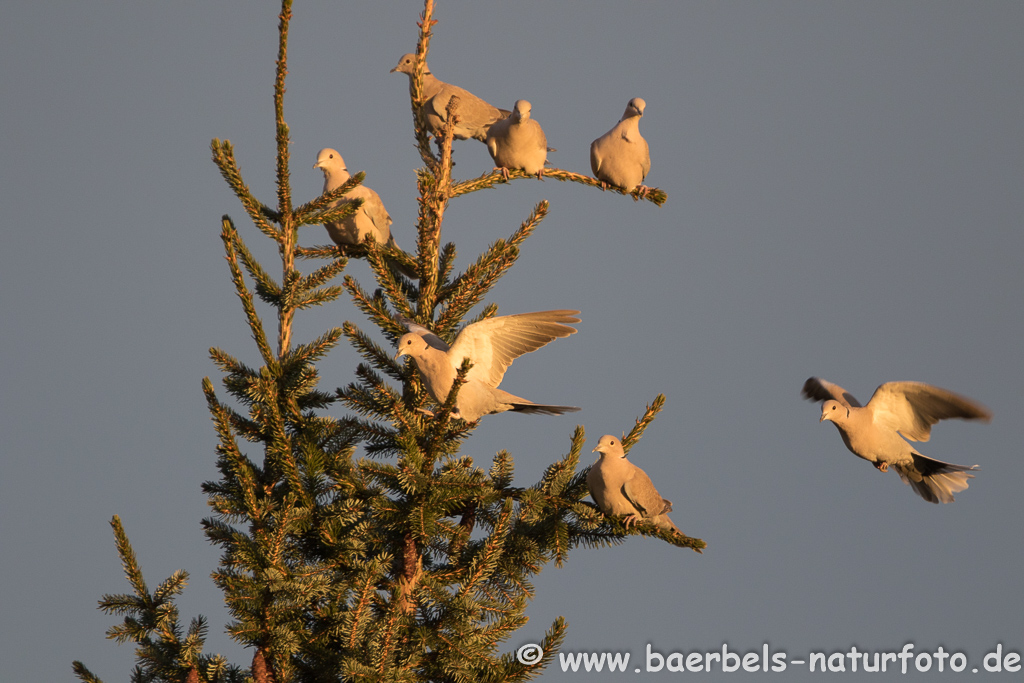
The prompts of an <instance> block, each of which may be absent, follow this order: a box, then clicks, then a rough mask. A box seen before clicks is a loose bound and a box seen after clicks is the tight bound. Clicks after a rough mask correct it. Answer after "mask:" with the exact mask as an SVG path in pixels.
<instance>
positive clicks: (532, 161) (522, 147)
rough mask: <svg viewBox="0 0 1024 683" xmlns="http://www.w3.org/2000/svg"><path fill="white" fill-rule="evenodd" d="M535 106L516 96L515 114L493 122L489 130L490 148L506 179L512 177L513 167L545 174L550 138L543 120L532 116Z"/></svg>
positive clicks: (496, 165)
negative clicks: (509, 172)
mask: <svg viewBox="0 0 1024 683" xmlns="http://www.w3.org/2000/svg"><path fill="white" fill-rule="evenodd" d="M531 108H532V107H531V105H530V103H529V102H527V101H526V100H516V104H515V106H514V107H513V108H512V115H511V116H509V117H508V118H505V119H502V120H501V121H498V122H496V123H495V124H493V125H492V126H491V128H490V131H489V132H488V133H487V151H488V152H490V153H491V158H492V159H494V165H495V168H499V169H501V173H502V175H504V176H505V180H508V169H510V168H518V169H520V170H521V171H524V172H526V173H529V174H530V175H536V176H537V177H538V178H540V177H541V176H543V175H544V163H545V162H546V161H547V158H548V139H547V138H546V137H545V136H544V131H543V130H542V129H541V127H540V124H539V123H537V121H535V120H534V119H531V118H530V110H531Z"/></svg>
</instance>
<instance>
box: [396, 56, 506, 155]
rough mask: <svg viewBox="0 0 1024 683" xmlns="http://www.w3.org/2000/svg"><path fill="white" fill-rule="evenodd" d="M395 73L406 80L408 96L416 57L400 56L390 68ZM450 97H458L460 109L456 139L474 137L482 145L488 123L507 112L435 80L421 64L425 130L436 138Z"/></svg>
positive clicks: (455, 86)
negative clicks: (401, 75)
mask: <svg viewBox="0 0 1024 683" xmlns="http://www.w3.org/2000/svg"><path fill="white" fill-rule="evenodd" d="M396 71H397V72H398V73H403V74H406V75H407V76H408V77H409V91H410V93H411V92H412V83H413V79H415V78H416V55H414V54H406V55H402V58H401V59H399V60H398V66H396V67H395V68H394V69H392V70H391V73H395V72H396ZM452 95H458V97H459V108H458V110H456V113H455V114H456V116H457V117H458V119H459V120H458V122H457V123H456V124H455V127H454V132H453V134H454V136H455V138H456V139H458V140H468V139H469V138H476V139H477V140H480V141H481V142H484V141H486V140H487V129H488V128H490V127H491V124H493V123H494V122H495V121H500V120H501V119H503V118H505V117H506V116H508V115H509V113H510V112H508V111H505V110H504V109H498V108H497V107H495V106H494V105H491V104H488V103H487V102H484V101H483V100H482V99H480V98H479V97H477V96H476V95H474V94H473V93H471V92H469V91H468V90H463V89H462V88H460V87H459V86H457V85H452V84H450V83H445V82H444V81H442V80H440V79H438V78H437V77H435V76H434V74H432V73H430V67H428V66H427V63H426V62H424V63H423V115H424V117H425V118H426V121H427V127H428V128H429V129H430V132H431V133H433V134H434V135H435V136H436V137H440V136H441V133H442V132H443V131H444V124H445V121H446V120H447V118H448V111H447V107H448V100H450V99H451V98H452Z"/></svg>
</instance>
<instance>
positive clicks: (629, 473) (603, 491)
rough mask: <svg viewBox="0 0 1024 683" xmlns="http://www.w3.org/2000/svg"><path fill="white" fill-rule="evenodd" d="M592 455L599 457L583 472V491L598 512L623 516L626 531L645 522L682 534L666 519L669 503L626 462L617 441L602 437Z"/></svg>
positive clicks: (647, 480) (632, 465)
mask: <svg viewBox="0 0 1024 683" xmlns="http://www.w3.org/2000/svg"><path fill="white" fill-rule="evenodd" d="M593 452H595V453H600V454H601V457H600V458H598V460H597V462H595V463H594V464H593V465H591V467H590V471H589V472H587V488H588V489H590V496H591V497H592V498H593V499H594V502H596V503H597V507H599V508H601V512H603V513H604V514H606V515H608V516H609V517H619V516H621V515H626V519H625V520H624V521H625V524H626V528H629V525H630V524H634V525H635V524H637V523H638V522H640V521H645V522H653V523H654V524H656V525H657V526H658V527H659V528H661V529H665V530H667V531H674V532H675V533H677V534H678V533H682V532H680V531H679V529H678V528H677V527H676V525H675V524H673V523H672V520H671V519H669V517H668V513H669V512H671V511H672V502H671V501H668V500H665V499H664V498H662V497H661V494H660V493H658V490H657V489H655V488H654V483H653V482H652V481H651V478H650V477H648V476H647V473H646V472H644V471H643V470H642V469H640V468H639V467H637V466H636V465H634V464H633V463H631V462H630V461H629V460H627V459H626V452H625V451H624V450H623V448H622V441H621V440H620V439H618V438H616V437H614V436H612V435H611V434H605V435H604V436H602V437H601V439H600V440H599V441H598V442H597V447H596V448H594V451H593Z"/></svg>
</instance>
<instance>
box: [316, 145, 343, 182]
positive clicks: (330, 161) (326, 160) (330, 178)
mask: <svg viewBox="0 0 1024 683" xmlns="http://www.w3.org/2000/svg"><path fill="white" fill-rule="evenodd" d="M313 168H319V169H320V170H321V171H323V172H324V180H326V181H327V184H329V185H333V186H334V187H338V186H339V185H341V184H342V183H344V182H345V181H346V180H348V179H349V177H350V176H349V173H348V168H347V167H346V166H345V160H344V159H342V158H341V155H340V154H338V152H337V150H333V149H331V148H330V147H325V148H324V149H322V150H320V153H319V154H317V155H316V163H315V164H313Z"/></svg>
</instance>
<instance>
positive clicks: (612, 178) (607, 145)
mask: <svg viewBox="0 0 1024 683" xmlns="http://www.w3.org/2000/svg"><path fill="white" fill-rule="evenodd" d="M646 107H647V103H646V102H644V101H643V100H642V99H641V98H639V97H634V98H633V99H631V100H630V101H629V104H627V105H626V111H625V112H624V113H623V114H622V118H621V119H619V122H618V123H616V124H615V127H613V128H612V129H611V130H610V131H608V132H607V133H605V134H604V135H602V136H601V137H599V138H598V139H596V140H594V141H593V142H592V143H590V168H591V170H593V171H594V176H595V177H596V178H597V179H598V180H600V181H601V182H602V183H607V184H609V185H614V186H616V187H619V188H622V189H623V190H625V191H626V192H632V191H633V189H634V188H637V187H639V188H640V193H641V195H643V194H646V192H647V187H645V186H643V185H641V184H640V183H642V182H643V180H644V178H646V177H647V172H648V171H650V170H651V151H650V149H649V148H648V146H647V140H644V138H643V136H642V135H640V117H641V116H643V115H644V108H646Z"/></svg>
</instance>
